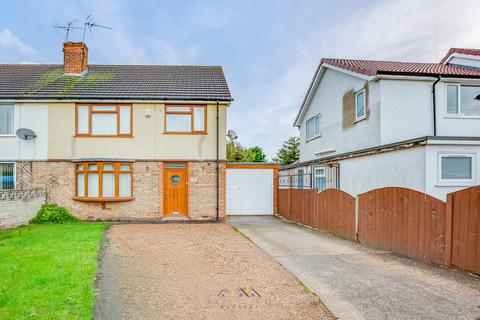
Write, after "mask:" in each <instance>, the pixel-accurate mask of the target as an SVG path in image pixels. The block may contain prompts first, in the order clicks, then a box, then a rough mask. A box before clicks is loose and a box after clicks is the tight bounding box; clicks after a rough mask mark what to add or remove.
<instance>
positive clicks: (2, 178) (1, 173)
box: [0, 163, 15, 190]
mask: <svg viewBox="0 0 480 320" xmlns="http://www.w3.org/2000/svg"><path fill="white" fill-rule="evenodd" d="M10 189H15V164H14V163H0V190H10Z"/></svg>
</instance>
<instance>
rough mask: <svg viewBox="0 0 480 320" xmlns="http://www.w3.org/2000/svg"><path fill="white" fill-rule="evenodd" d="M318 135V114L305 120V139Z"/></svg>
mask: <svg viewBox="0 0 480 320" xmlns="http://www.w3.org/2000/svg"><path fill="white" fill-rule="evenodd" d="M319 135H320V115H316V116H315V117H313V118H310V119H308V120H307V140H310V139H313V138H315V137H318V136H319Z"/></svg>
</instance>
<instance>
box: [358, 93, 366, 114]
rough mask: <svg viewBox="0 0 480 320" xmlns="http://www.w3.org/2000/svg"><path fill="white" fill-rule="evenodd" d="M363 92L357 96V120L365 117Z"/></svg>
mask: <svg viewBox="0 0 480 320" xmlns="http://www.w3.org/2000/svg"><path fill="white" fill-rule="evenodd" d="M364 97H365V92H363V91H362V92H360V93H358V94H357V119H359V118H362V117H364V116H365V101H364Z"/></svg>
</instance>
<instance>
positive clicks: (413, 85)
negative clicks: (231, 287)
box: [283, 48, 480, 200]
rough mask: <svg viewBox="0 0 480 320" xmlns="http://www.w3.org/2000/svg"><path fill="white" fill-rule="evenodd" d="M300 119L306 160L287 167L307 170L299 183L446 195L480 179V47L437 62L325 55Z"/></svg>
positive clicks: (354, 190) (356, 190)
mask: <svg viewBox="0 0 480 320" xmlns="http://www.w3.org/2000/svg"><path fill="white" fill-rule="evenodd" d="M294 125H295V126H296V127H298V128H299V130H300V161H299V163H297V164H294V165H291V166H288V167H286V168H284V170H283V174H284V175H285V174H291V173H292V172H293V173H296V174H305V176H304V177H303V178H301V179H296V180H295V182H294V183H295V184H297V185H300V186H302V185H304V184H305V183H307V184H309V183H310V182H309V181H312V184H313V187H316V188H317V189H319V190H321V189H323V188H328V187H335V188H340V189H342V190H344V191H346V192H349V193H350V194H352V195H354V196H355V195H357V194H360V193H363V192H366V191H369V190H372V189H375V188H381V187H388V186H396V187H406V188H411V189H415V190H418V191H422V192H426V193H428V194H430V195H432V196H435V197H437V198H439V199H442V200H444V199H445V197H446V194H447V193H449V192H452V191H456V190H459V189H462V188H465V187H468V186H472V185H476V184H480V49H458V48H453V49H450V51H449V52H448V54H447V55H446V56H445V57H444V58H443V59H442V61H440V62H439V63H410V62H393V61H370V60H347V59H322V60H321V62H320V64H319V66H318V69H317V71H316V73H315V76H314V78H313V80H312V82H311V84H310V87H309V88H308V91H307V94H306V96H305V99H304V101H303V103H302V105H301V108H300V110H299V112H298V115H297V118H296V119H295V123H294ZM306 180H308V181H306Z"/></svg>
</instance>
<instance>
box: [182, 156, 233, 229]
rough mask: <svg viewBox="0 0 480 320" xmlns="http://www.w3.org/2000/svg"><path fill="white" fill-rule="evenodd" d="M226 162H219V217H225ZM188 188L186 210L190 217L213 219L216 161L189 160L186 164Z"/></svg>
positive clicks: (215, 204)
mask: <svg viewBox="0 0 480 320" xmlns="http://www.w3.org/2000/svg"><path fill="white" fill-rule="evenodd" d="M225 168H226V163H225V162H221V163H220V193H219V195H220V214H219V216H220V218H222V219H223V218H225V215H226V210H225V199H226V194H225V192H226V188H225V183H226V180H225V175H226V171H225ZM188 176H189V179H188V180H189V189H188V193H189V195H188V211H189V213H190V217H191V218H192V219H196V220H200V219H215V217H216V214H217V210H216V207H217V203H216V186H217V176H216V163H215V161H208V162H207V161H205V162H190V163H189V164H188Z"/></svg>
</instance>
